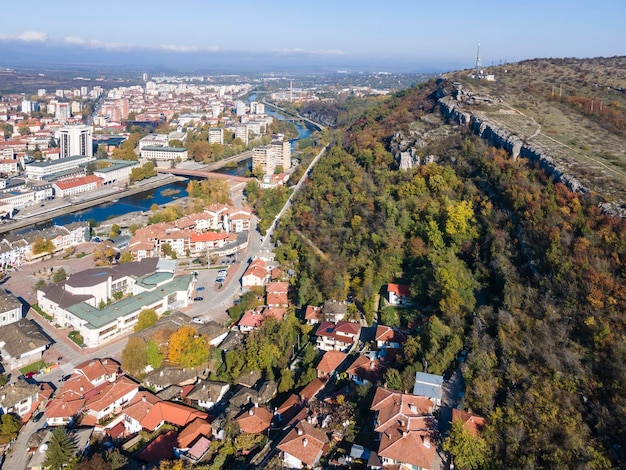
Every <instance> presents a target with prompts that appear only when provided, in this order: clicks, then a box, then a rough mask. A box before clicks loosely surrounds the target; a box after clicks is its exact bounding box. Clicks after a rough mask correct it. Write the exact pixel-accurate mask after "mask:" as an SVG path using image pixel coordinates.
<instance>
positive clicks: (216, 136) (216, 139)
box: [209, 127, 224, 145]
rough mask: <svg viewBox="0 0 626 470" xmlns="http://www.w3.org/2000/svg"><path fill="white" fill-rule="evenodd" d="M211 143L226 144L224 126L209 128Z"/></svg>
mask: <svg viewBox="0 0 626 470" xmlns="http://www.w3.org/2000/svg"><path fill="white" fill-rule="evenodd" d="M209 144H220V145H224V128H222V127H211V128H210V129H209Z"/></svg>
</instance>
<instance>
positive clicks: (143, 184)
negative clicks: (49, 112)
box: [0, 174, 186, 234]
mask: <svg viewBox="0 0 626 470" xmlns="http://www.w3.org/2000/svg"><path fill="white" fill-rule="evenodd" d="M184 180H186V178H183V177H180V176H175V175H167V174H160V175H157V176H155V177H153V178H150V179H148V180H144V181H139V182H137V183H134V184H132V185H131V186H128V187H126V188H118V187H108V188H102V189H99V190H97V191H92V192H89V193H83V194H80V195H78V196H74V197H72V198H59V199H54V200H52V201H47V202H45V203H44V204H42V205H40V206H30V207H26V208H24V209H22V210H21V211H20V212H19V213H18V214H17V216H16V218H15V219H13V220H9V221H6V222H5V223H3V224H1V225H0V234H2V233H7V232H10V231H12V230H20V229H23V228H26V227H31V226H36V225H40V224H44V223H47V222H49V221H51V220H53V219H55V218H57V217H61V216H63V215H66V214H71V213H73V212H79V211H81V210H85V209H89V208H91V207H94V206H98V205H100V204H106V203H107V202H114V201H116V200H118V199H120V198H123V197H126V196H132V195H134V194H139V193H143V192H145V191H150V190H151V189H155V188H159V187H161V186H166V185H168V184H171V183H173V182H176V181H184Z"/></svg>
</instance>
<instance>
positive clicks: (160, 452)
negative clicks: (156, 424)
mask: <svg viewBox="0 0 626 470" xmlns="http://www.w3.org/2000/svg"><path fill="white" fill-rule="evenodd" d="M177 439H178V433H177V432H176V431H168V432H166V433H165V434H161V435H160V436H158V437H157V438H156V439H154V440H153V441H152V442H151V443H150V444H148V445H147V446H146V448H145V449H144V450H142V451H141V453H140V454H139V458H140V459H141V460H143V461H144V462H148V463H153V462H161V461H163V460H171V459H172V458H173V457H174V447H176V441H177Z"/></svg>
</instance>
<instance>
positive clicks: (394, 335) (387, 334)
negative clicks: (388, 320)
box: [374, 325, 407, 349]
mask: <svg viewBox="0 0 626 470" xmlns="http://www.w3.org/2000/svg"><path fill="white" fill-rule="evenodd" d="M406 340H407V335H406V333H404V332H403V331H401V330H399V329H397V328H391V327H389V326H385V325H378V326H377V327H376V334H375V336H374V341H376V347H377V348H378V349H401V348H402V344H404V342H405V341H406Z"/></svg>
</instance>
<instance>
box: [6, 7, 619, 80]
mask: <svg viewBox="0 0 626 470" xmlns="http://www.w3.org/2000/svg"><path fill="white" fill-rule="evenodd" d="M22 5H23V3H20V2H16V1H11V2H6V5H3V7H2V16H3V18H4V19H5V21H3V26H2V29H0V65H2V61H3V59H5V58H6V57H7V56H8V55H10V54H11V53H13V54H14V53H15V50H27V49H28V50H29V51H30V53H31V54H33V55H32V57H33V58H35V57H37V54H36V52H37V51H38V50H39V51H40V52H42V55H44V54H43V52H44V51H45V55H47V56H50V54H51V53H52V52H51V51H54V53H55V54H57V55H58V54H59V51H64V52H65V54H66V55H67V56H68V60H70V59H69V58H72V59H71V60H79V59H74V58H73V57H74V56H73V55H72V54H74V53H76V54H79V55H78V56H76V57H79V58H80V57H82V59H80V60H88V58H89V57H95V56H103V55H106V57H108V58H111V57H113V56H121V57H124V56H126V57H131V56H132V57H135V58H137V57H138V56H137V54H138V53H140V54H144V57H148V56H149V57H152V58H153V59H151V60H154V58H157V57H159V56H160V55H161V56H163V57H165V59H164V62H167V61H168V60H169V59H172V58H176V60H177V61H178V62H180V61H184V60H185V56H187V57H193V58H194V60H197V58H198V57H200V55H202V57H204V58H207V59H209V58H210V57H212V56H215V57H217V56H220V57H222V58H224V57H226V56H229V57H230V58H232V59H233V60H234V59H235V57H240V58H242V59H241V60H242V61H243V62H245V61H246V60H249V61H253V60H254V59H255V58H257V59H260V58H263V59H262V60H269V58H271V60H272V61H273V62H274V63H275V65H276V66H280V64H281V63H284V64H285V66H287V65H289V64H290V63H298V64H301V63H303V64H304V63H307V61H309V62H310V63H312V64H322V63H328V64H332V65H333V66H337V67H339V66H341V65H342V64H346V65H347V66H350V65H357V64H360V65H362V66H366V65H370V66H372V67H375V66H376V65H377V64H398V66H399V67H400V68H412V69H413V71H421V70H420V69H424V68H425V67H427V66H428V64H432V66H433V68H437V69H441V68H444V69H445V68H466V67H471V66H472V64H473V61H474V57H475V54H476V46H477V44H478V43H480V44H481V52H482V57H483V64H485V65H489V64H491V63H492V62H493V63H496V64H497V63H499V62H500V61H509V62H511V61H518V60H521V59H527V58H535V57H594V56H613V55H623V54H626V50H625V49H626V33H625V32H624V29H625V25H626V1H625V0H596V1H593V2H591V1H589V0H585V1H581V0H569V1H565V0H543V1H538V0H524V1H510V0H500V1H495V0H474V1H471V0H470V1H463V2H461V1H457V0H448V1H445V2H438V1H433V0H430V1H423V0H385V1H381V0H378V1H372V0H358V1H357V0H334V1H328V0H318V1H312V2H303V1H297V0H296V1H290V2H287V1H283V0H265V1H248V0H239V1H237V2H225V1H223V0H221V1H213V0H204V1H201V0H179V1H178V2H172V1H162V0H153V1H149V2H148V1H139V0H125V1H120V0H108V1H107V2H77V1H76V0H57V1H55V2H50V1H45V2H44V1H39V0H33V1H31V2H30V5H33V8H29V10H28V11H25V10H24V7H23V6H22ZM15 48H17V49H15ZM81 54H82V55H81ZM133 54H134V55H133ZM53 55H54V54H53ZM146 60H147V59H146Z"/></svg>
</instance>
